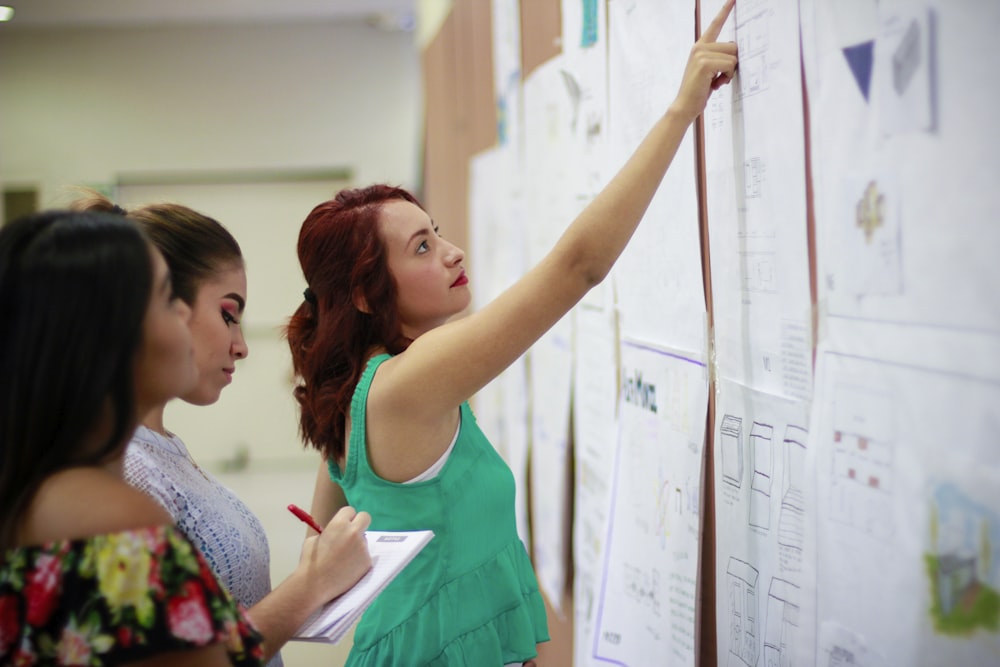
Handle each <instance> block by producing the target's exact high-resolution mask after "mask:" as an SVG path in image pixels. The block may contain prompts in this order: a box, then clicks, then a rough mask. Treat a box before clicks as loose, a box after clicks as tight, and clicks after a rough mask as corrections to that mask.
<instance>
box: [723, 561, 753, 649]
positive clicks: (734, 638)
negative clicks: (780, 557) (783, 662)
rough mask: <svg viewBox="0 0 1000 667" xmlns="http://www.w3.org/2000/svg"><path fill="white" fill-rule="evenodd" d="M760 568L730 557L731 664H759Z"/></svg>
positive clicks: (727, 581) (728, 580)
mask: <svg viewBox="0 0 1000 667" xmlns="http://www.w3.org/2000/svg"><path fill="white" fill-rule="evenodd" d="M757 576H758V572H757V568H755V567H753V566H752V565H750V564H749V563H747V562H746V561H742V560H740V559H738V558H734V557H730V559H729V566H728V567H727V569H726V589H727V592H728V595H727V598H728V600H729V618H728V621H729V627H728V633H729V667H742V666H743V665H746V666H747V667H756V665H757V657H758V655H759V653H760V637H759V635H758V633H759V632H760V630H759V628H758V626H757Z"/></svg>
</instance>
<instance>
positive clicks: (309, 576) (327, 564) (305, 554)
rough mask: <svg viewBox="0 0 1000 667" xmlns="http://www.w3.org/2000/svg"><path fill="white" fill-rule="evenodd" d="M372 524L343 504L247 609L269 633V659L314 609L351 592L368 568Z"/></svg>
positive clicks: (263, 631) (266, 640) (266, 638)
mask: <svg viewBox="0 0 1000 667" xmlns="http://www.w3.org/2000/svg"><path fill="white" fill-rule="evenodd" d="M323 523H324V522H322V521H321V522H320V524H321V525H323ZM370 523H371V517H370V516H369V515H368V513H367V512H357V513H356V512H355V511H354V509H353V508H351V507H343V508H341V509H340V510H339V511H337V513H336V514H334V515H333V518H332V519H330V521H329V522H326V523H325V526H326V527H325V528H324V529H323V534H322V535H316V534H315V533H314V534H313V536H312V537H309V538H307V539H306V541H305V542H304V543H303V545H302V556H301V557H300V558H299V564H298V566H297V567H296V568H295V571H294V572H292V574H290V575H289V576H288V578H287V579H285V580H284V581H283V582H281V584H280V585H279V586H278V587H277V588H275V589H274V590H273V591H271V592H270V593H269V594H268V595H267V596H265V597H264V599H263V600H261V601H260V602H258V603H257V604H255V605H254V606H253V607H251V608H250V609H249V610H248V614H249V615H250V618H251V619H252V620H253V622H254V625H256V626H257V628H258V629H259V630H260V631H261V634H263V635H264V654H265V659H266V660H270V659H271V657H272V656H274V654H275V653H277V652H278V651H279V650H280V649H281V647H282V646H284V644H285V642H287V641H288V640H289V639H291V637H292V635H293V634H294V633H295V631H296V630H298V629H299V626H301V625H302V623H303V622H304V621H305V620H306V619H307V618H309V616H310V615H311V614H312V613H313V612H314V611H316V610H317V609H319V607H320V606H322V605H323V604H325V603H326V602H327V601H329V600H332V599H333V598H335V597H337V596H338V595H340V594H341V593H343V592H345V591H346V590H348V589H349V588H350V587H351V586H353V585H354V584H355V583H357V581H358V580H359V579H360V578H361V577H362V576H363V575H364V573H365V572H367V571H368V568H370V567H371V556H370V555H369V553H368V543H367V542H366V541H365V530H366V529H367V528H368V525H369V524H370Z"/></svg>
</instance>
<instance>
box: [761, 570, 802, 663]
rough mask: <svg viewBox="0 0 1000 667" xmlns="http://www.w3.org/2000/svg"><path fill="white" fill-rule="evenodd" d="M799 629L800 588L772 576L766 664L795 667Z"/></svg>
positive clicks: (768, 610)
mask: <svg viewBox="0 0 1000 667" xmlns="http://www.w3.org/2000/svg"><path fill="white" fill-rule="evenodd" d="M798 629H799V587H798V586H796V585H794V584H792V583H790V582H788V581H785V580H784V579H778V578H774V579H771V587H770V588H769V589H768V592H767V626H766V629H765V630H764V665H763V667H793V665H794V662H793V660H792V658H793V655H794V652H795V636H796V634H797V632H798Z"/></svg>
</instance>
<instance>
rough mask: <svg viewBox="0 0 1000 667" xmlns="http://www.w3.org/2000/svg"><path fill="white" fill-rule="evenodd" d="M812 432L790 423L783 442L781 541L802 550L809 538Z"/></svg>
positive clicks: (780, 542) (780, 513) (779, 534)
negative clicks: (809, 440) (807, 477)
mask: <svg viewBox="0 0 1000 667" xmlns="http://www.w3.org/2000/svg"><path fill="white" fill-rule="evenodd" d="M808 437H809V432H808V431H806V430H805V429H804V428H802V427H801V426H794V425H792V424H789V425H788V428H787V429H785V441H784V443H782V452H783V457H784V458H783V461H784V473H785V476H784V481H783V482H782V485H781V488H782V492H781V509H780V511H779V514H778V544H781V545H782V546H786V547H789V548H791V549H796V550H799V551H801V550H802V546H803V542H804V540H805V492H804V491H803V483H804V481H805V474H806V440H807V438H808Z"/></svg>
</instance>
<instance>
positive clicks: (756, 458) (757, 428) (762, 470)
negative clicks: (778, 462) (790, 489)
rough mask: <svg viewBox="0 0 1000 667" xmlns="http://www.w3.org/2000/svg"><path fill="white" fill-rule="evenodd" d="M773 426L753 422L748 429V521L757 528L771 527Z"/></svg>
mask: <svg viewBox="0 0 1000 667" xmlns="http://www.w3.org/2000/svg"><path fill="white" fill-rule="evenodd" d="M773 433H774V428H773V427H771V426H770V425H768V424H762V423H760V422H754V423H753V427H752V428H751V429H750V459H751V460H752V461H753V477H752V478H751V480H750V515H749V519H748V522H749V523H750V525H751V526H756V527H757V528H770V527H771V437H772V434H773Z"/></svg>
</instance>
